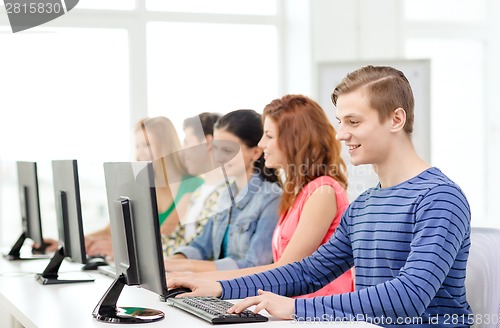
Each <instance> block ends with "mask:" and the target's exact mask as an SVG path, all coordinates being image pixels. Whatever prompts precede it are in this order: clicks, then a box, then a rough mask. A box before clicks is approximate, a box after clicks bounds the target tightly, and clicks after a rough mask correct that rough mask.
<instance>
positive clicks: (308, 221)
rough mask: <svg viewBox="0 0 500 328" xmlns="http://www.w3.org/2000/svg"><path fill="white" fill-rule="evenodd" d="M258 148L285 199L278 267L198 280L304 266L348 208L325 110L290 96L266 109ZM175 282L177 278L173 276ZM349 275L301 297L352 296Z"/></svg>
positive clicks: (276, 238) (276, 245) (276, 243)
mask: <svg viewBox="0 0 500 328" xmlns="http://www.w3.org/2000/svg"><path fill="white" fill-rule="evenodd" d="M263 121H264V131H263V135H262V139H261V140H260V143H259V145H260V146H261V148H262V149H263V150H264V157H265V164H266V167H268V168H273V169H277V170H279V171H280V173H281V174H280V176H281V177H283V181H282V186H283V197H282V199H281V203H280V215H281V217H280V220H279V222H278V224H277V226H276V229H275V231H274V235H273V243H272V250H273V259H274V262H273V263H271V264H266V265H262V266H258V267H252V268H246V269H239V270H231V271H226V272H213V273H211V272H206V273H200V274H197V275H196V277H197V278H202V279H210V280H220V279H231V278H237V277H241V276H245V275H248V274H253V273H258V272H263V271H266V270H269V269H273V268H276V267H280V266H282V265H285V264H288V263H292V262H295V261H300V260H302V259H303V258H304V257H307V256H308V255H311V254H312V253H313V252H314V251H315V250H317V249H318V247H320V246H321V245H322V244H324V243H326V242H327V241H328V240H329V239H330V237H331V236H332V234H333V233H334V231H335V229H336V228H337V226H338V224H339V222H340V218H341V217H342V214H343V213H344V211H345V209H346V207H347V206H348V203H349V202H348V199H347V194H346V188H347V176H346V166H345V164H344V161H343V160H342V157H341V156H340V150H341V149H340V143H339V142H338V141H337V140H336V139H335V129H334V128H333V127H332V125H331V124H330V122H329V120H328V118H327V116H326V114H325V112H324V111H323V109H322V108H321V107H320V106H319V105H318V104H317V103H316V102H315V101H314V100H312V99H310V98H308V97H305V96H302V95H286V96H284V97H282V98H279V99H275V100H273V101H272V102H271V103H269V104H268V105H267V106H266V107H265V108H264V113H263ZM173 276H174V277H175V275H173ZM353 288H354V286H353V280H352V274H351V271H350V270H349V271H347V272H346V273H344V274H343V275H341V276H340V277H339V278H337V279H336V280H335V281H333V282H332V283H330V284H328V285H326V286H324V287H323V288H321V289H319V290H317V291H315V292H313V291H312V290H310V291H304V292H303V293H302V294H303V295H301V297H307V298H310V297H313V296H325V295H332V294H339V293H345V292H350V291H352V290H353Z"/></svg>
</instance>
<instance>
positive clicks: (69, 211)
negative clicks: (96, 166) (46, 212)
mask: <svg viewBox="0 0 500 328" xmlns="http://www.w3.org/2000/svg"><path fill="white" fill-rule="evenodd" d="M52 179H53V182H54V198H55V204H56V217H57V229H58V232H59V243H60V245H61V246H62V247H63V248H64V256H65V257H67V258H70V259H71V260H72V261H74V262H78V263H82V264H85V263H86V262H87V259H86V254H85V241H84V237H83V222H82V206H81V201H80V184H79V180H78V167H77V162H76V160H61V161H52Z"/></svg>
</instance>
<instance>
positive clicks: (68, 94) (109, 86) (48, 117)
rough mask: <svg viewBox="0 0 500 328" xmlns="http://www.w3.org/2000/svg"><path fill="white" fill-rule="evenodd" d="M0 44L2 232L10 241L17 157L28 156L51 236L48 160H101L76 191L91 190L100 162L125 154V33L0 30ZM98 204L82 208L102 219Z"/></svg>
mask: <svg viewBox="0 0 500 328" xmlns="http://www.w3.org/2000/svg"><path fill="white" fill-rule="evenodd" d="M0 43H1V44H2V49H3V51H2V52H1V53H0V71H1V72H2V76H3V77H4V78H3V79H0V89H1V90H5V91H6V90H8V92H3V93H2V122H3V124H2V129H0V149H1V156H2V158H1V163H0V164H1V168H2V177H1V180H2V184H1V185H0V187H1V202H2V204H3V206H1V211H2V212H1V215H2V217H3V218H8V220H4V221H3V222H2V229H0V231H1V232H2V234H3V236H2V237H4V238H12V236H11V235H12V231H16V230H18V229H20V214H19V205H18V204H19V200H18V193H17V174H16V168H15V161H18V160H28V161H36V162H38V163H39V180H40V181H39V182H40V198H41V207H42V220H43V222H44V228H45V227H47V228H46V229H45V230H46V231H47V234H50V235H51V236H53V237H57V229H56V224H55V210H54V205H53V202H54V200H53V190H52V171H51V161H52V160H55V159H78V160H79V161H80V162H81V163H82V165H84V163H85V162H86V161H88V162H89V163H91V162H93V161H100V162H101V163H100V164H99V166H95V167H96V170H97V171H94V170H93V171H91V172H89V175H90V178H89V179H81V180H82V190H83V188H84V187H86V186H88V188H90V189H91V190H92V188H94V187H95V188H97V185H99V183H100V182H99V178H101V177H102V179H103V173H102V161H105V160H128V159H129V156H130V149H132V148H131V146H130V142H129V140H130V115H129V111H130V109H129V104H128V98H127V96H126V95H128V93H129V81H128V76H129V73H128V67H129V63H128V39H127V33H126V31H125V30H120V29H75V28H60V29H59V28H58V29H53V28H51V29H48V28H44V31H43V33H21V34H15V35H13V34H9V33H4V34H0ZM5 77H7V78H5ZM124 95H125V96H124ZM124 140H125V141H124ZM84 171H85V170H84ZM84 176H86V173H84ZM92 177H93V178H92ZM94 182H96V184H94ZM87 194H88V195H89V197H92V196H93V195H95V193H92V192H88V193H87ZM82 195H84V194H83V191H82ZM104 197H105V195H104ZM103 201H105V198H104V199H101V201H100V202H99V203H95V204H94V205H95V208H87V211H89V212H92V213H100V215H106V217H107V213H102V207H103V206H105V204H104V205H103ZM6 205H8V206H6ZM18 218H19V219H18ZM98 219H99V218H93V220H95V221H97V220H98ZM7 224H8V225H10V226H9V227H8V228H7V227H6V225H7ZM3 240H5V239H3Z"/></svg>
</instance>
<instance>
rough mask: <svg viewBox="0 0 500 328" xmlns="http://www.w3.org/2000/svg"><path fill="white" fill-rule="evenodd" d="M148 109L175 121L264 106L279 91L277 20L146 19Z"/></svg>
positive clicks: (177, 122) (257, 109)
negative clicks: (231, 22)
mask: <svg viewBox="0 0 500 328" xmlns="http://www.w3.org/2000/svg"><path fill="white" fill-rule="evenodd" d="M147 44H148V47H147V49H148V60H147V62H148V91H149V101H148V102H149V114H150V115H151V116H157V115H163V116H167V117H169V118H170V119H172V121H173V122H174V124H176V126H178V127H179V126H181V125H182V121H183V119H185V118H186V117H189V116H194V115H196V114H199V113H201V112H203V111H209V112H218V113H227V112H229V111H232V110H236V109H241V108H250V109H255V110H256V111H258V112H261V111H262V109H263V108H264V106H265V105H266V104H267V103H268V102H269V101H270V100H271V99H274V98H276V97H277V94H278V90H277V89H278V86H277V85H278V69H277V66H278V65H277V59H278V58H277V31H276V28H275V27H274V26H251V25H229V24H192V23H150V24H148V38H147Z"/></svg>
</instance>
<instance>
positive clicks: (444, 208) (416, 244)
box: [295, 185, 470, 320]
mask: <svg viewBox="0 0 500 328" xmlns="http://www.w3.org/2000/svg"><path fill="white" fill-rule="evenodd" d="M469 226H470V211H469V208H468V204H467V201H466V199H465V197H464V196H463V194H462V193H461V191H460V190H458V189H457V188H456V187H455V186H454V185H439V186H436V187H434V188H432V189H430V190H429V192H428V193H427V194H426V195H425V196H424V198H423V199H422V200H421V201H420V202H419V204H418V206H417V208H416V213H415V225H414V228H413V238H412V240H411V243H410V251H409V255H408V258H407V261H406V263H405V264H404V266H403V267H402V268H401V269H400V270H399V273H398V274H397V275H396V276H395V277H394V278H391V279H388V280H385V281H383V282H381V283H378V284H376V285H373V286H370V287H367V288H364V289H360V290H357V291H355V292H352V293H345V294H340V295H332V296H327V297H317V298H312V299H296V300H295V314H296V318H297V319H298V320H301V319H302V320H308V319H310V318H317V319H319V320H325V319H327V320H338V319H340V318H344V319H352V318H358V319H359V318H363V319H367V318H381V317H385V318H388V317H390V318H395V319H396V318H403V317H420V316H422V314H423V313H424V312H425V310H426V309H427V308H428V306H429V304H430V303H431V301H432V300H433V299H434V297H435V296H436V293H437V292H438V290H439V289H440V288H441V286H442V285H443V282H444V280H445V278H446V277H447V276H448V274H449V272H450V269H451V268H452V266H453V264H454V262H455V259H456V257H457V254H458V252H459V250H460V249H461V247H462V246H463V244H464V242H466V238H467V236H468V234H469V233H470V231H469V230H470V228H469ZM387 237H388V238H390V237H391V234H390V233H387ZM392 238H394V237H392ZM335 246H336V245H335V244H333V243H328V244H327V245H326V246H325V247H324V248H325V249H321V250H319V251H318V252H316V253H315V254H314V255H313V256H311V257H308V258H306V259H305V260H304V261H302V262H301V265H302V266H306V267H310V268H319V267H321V266H322V265H323V264H324V263H329V262H330V261H334V262H335V261H336V258H335V256H334V255H331V254H333V253H337V252H338V251H337V250H334V247H335ZM329 251H331V253H330V252H329ZM375 270H376V268H375ZM311 271H313V270H311ZM296 272H300V271H299V270H297V271H296ZM302 272H304V271H302ZM303 279H305V280H306V281H307V280H308V277H303Z"/></svg>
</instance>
